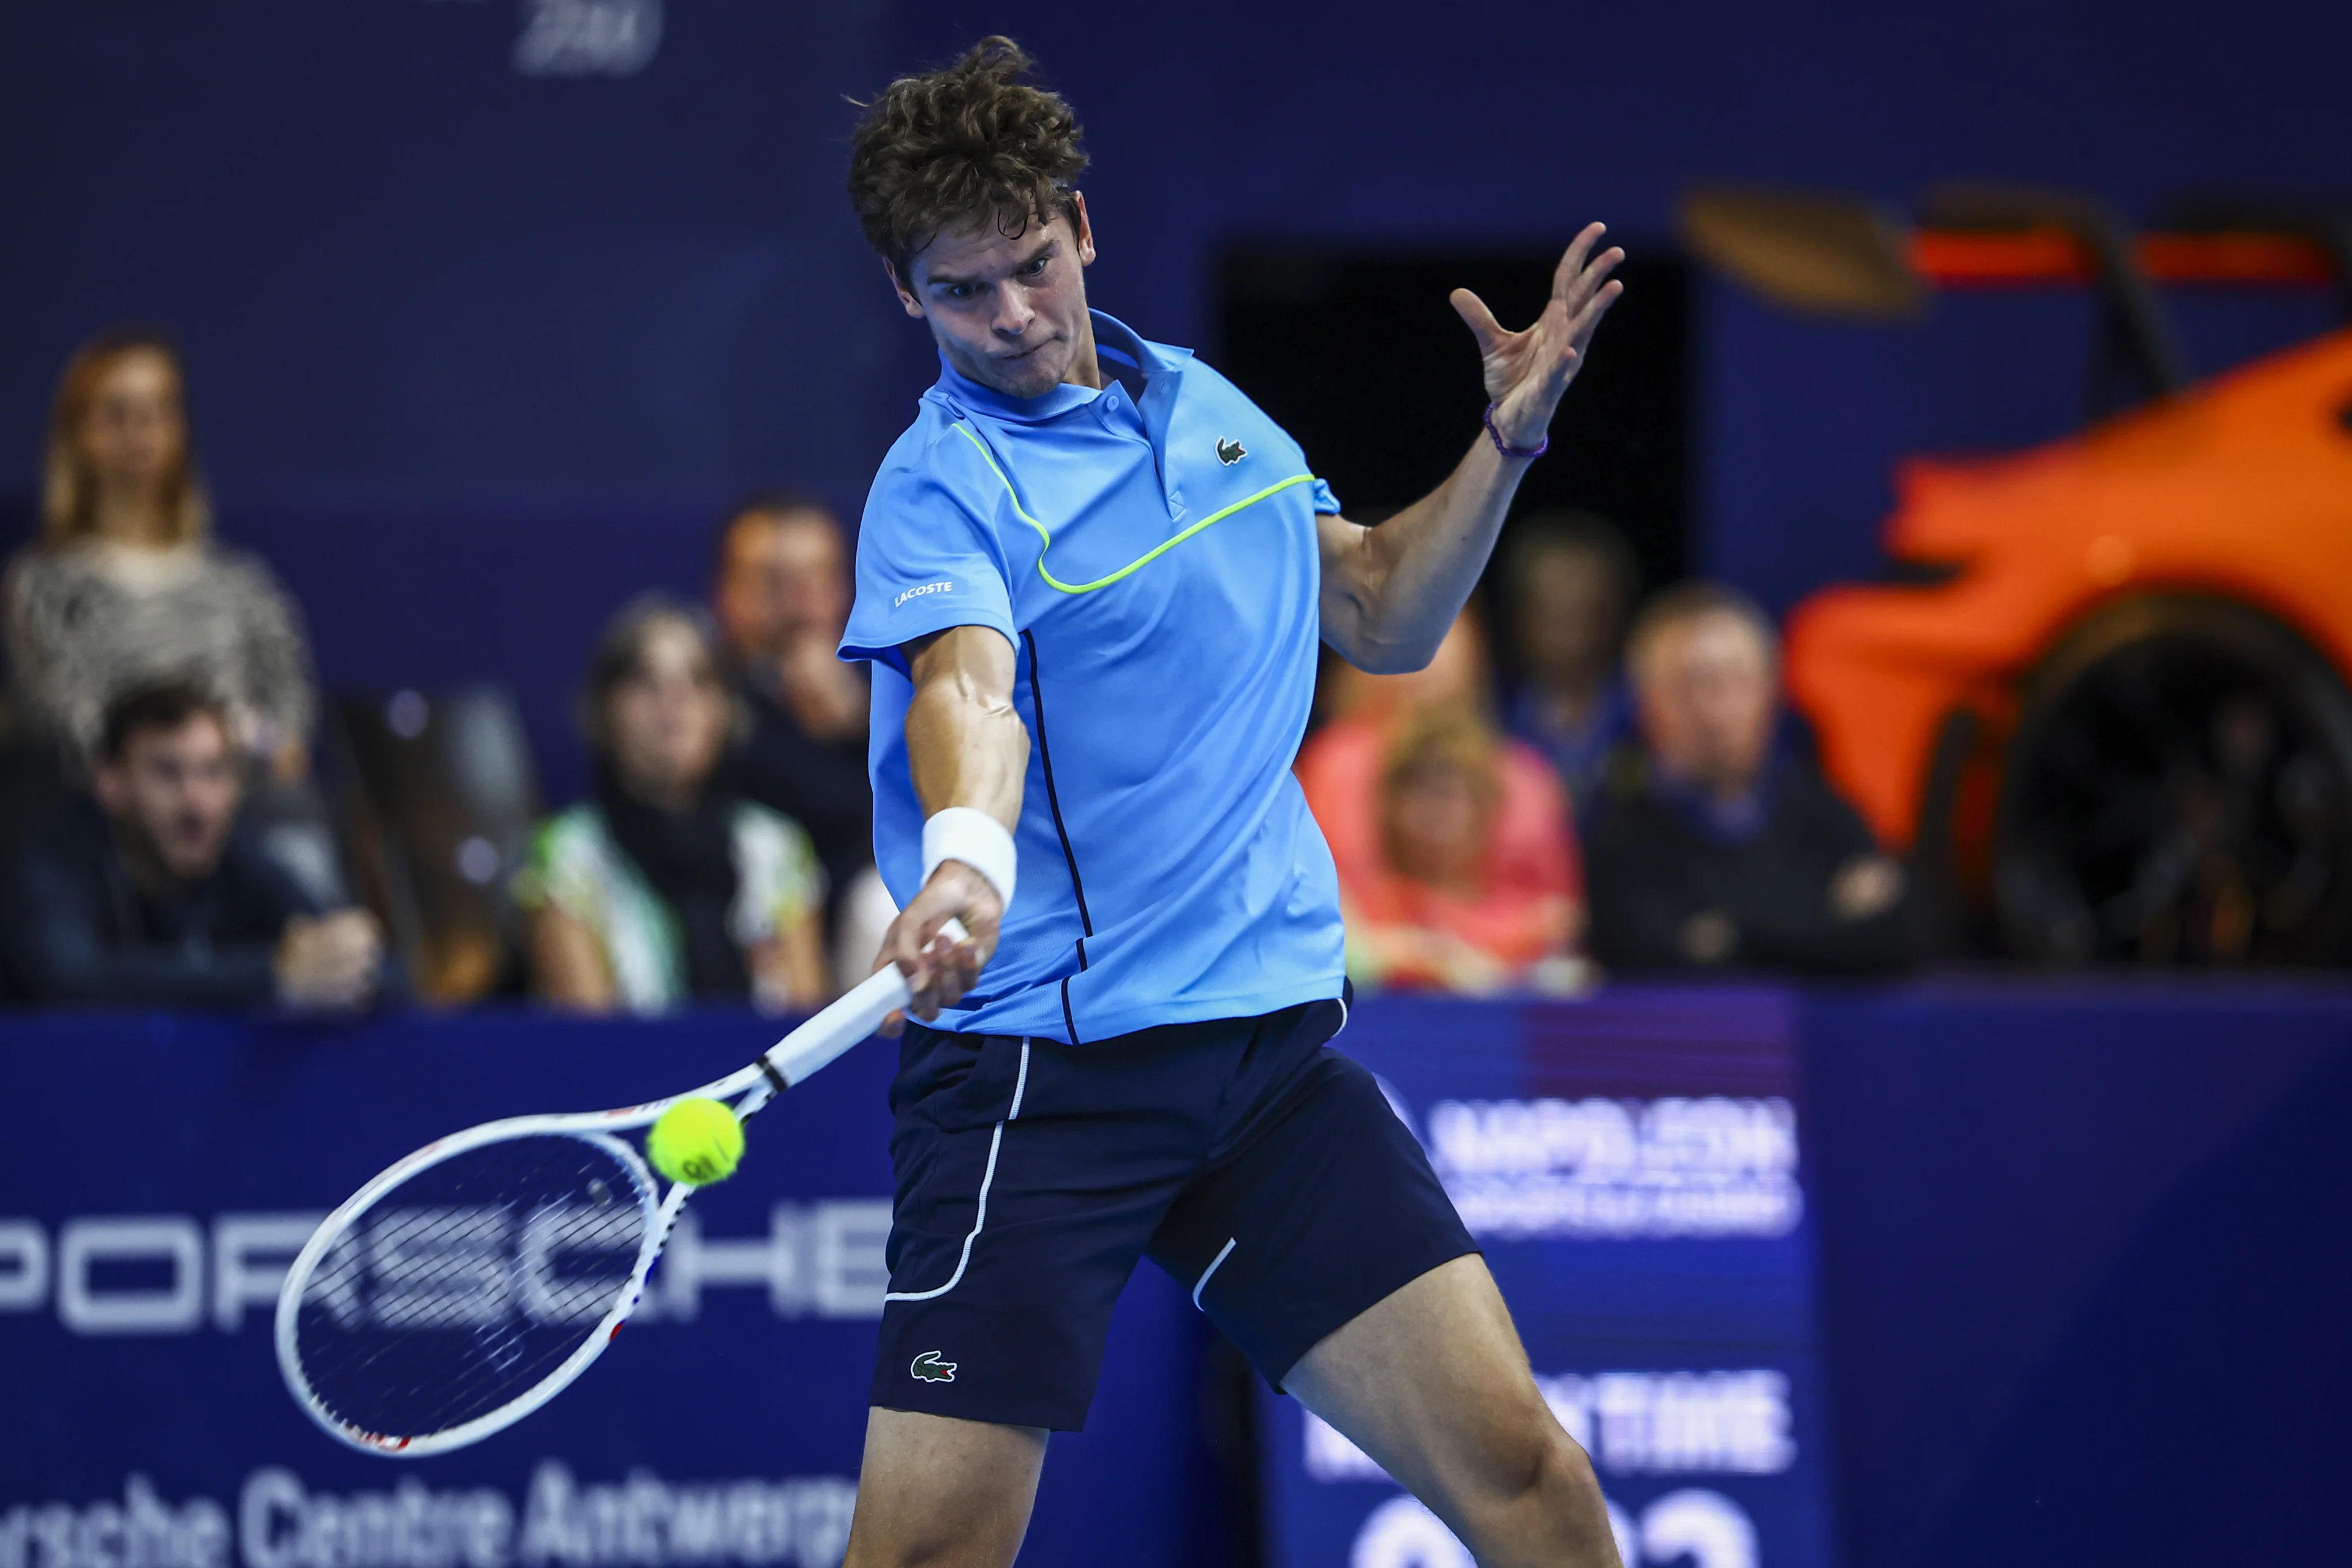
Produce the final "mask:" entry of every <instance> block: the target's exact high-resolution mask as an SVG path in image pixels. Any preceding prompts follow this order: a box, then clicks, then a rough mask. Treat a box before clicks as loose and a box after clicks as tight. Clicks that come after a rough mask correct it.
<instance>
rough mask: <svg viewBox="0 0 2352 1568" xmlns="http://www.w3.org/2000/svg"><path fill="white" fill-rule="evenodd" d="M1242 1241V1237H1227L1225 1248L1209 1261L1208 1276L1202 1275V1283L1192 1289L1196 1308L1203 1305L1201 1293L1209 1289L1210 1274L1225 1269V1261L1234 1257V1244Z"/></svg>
mask: <svg viewBox="0 0 2352 1568" xmlns="http://www.w3.org/2000/svg"><path fill="white" fill-rule="evenodd" d="M1240 1239H1241V1237H1237V1236H1229V1237H1226V1238H1225V1244H1224V1246H1223V1247H1219V1248H1218V1249H1217V1255H1216V1256H1215V1257H1214V1258H1211V1259H1209V1270H1208V1274H1203V1275H1202V1276H1201V1279H1200V1282H1199V1283H1197V1284H1195V1285H1194V1286H1193V1287H1192V1305H1193V1306H1195V1307H1200V1305H1201V1292H1202V1291H1203V1290H1205V1289H1208V1288H1209V1275H1210V1274H1214V1273H1215V1272H1216V1271H1217V1270H1218V1269H1219V1268H1223V1266H1224V1261H1225V1259H1226V1258H1230V1257H1232V1256H1233V1252H1234V1242H1236V1241H1239V1240H1240ZM1202 1310H1204V1311H1205V1310H1207V1309H1205V1308H1202Z"/></svg>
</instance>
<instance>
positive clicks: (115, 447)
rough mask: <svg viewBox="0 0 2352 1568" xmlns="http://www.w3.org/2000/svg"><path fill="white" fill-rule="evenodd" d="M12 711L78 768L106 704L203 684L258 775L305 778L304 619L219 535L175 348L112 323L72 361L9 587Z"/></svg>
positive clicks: (257, 566) (307, 690)
mask: <svg viewBox="0 0 2352 1568" xmlns="http://www.w3.org/2000/svg"><path fill="white" fill-rule="evenodd" d="M5 601H6V618H7V637H8V652H9V656H10V659H11V661H12V663H13V666H14V675H15V680H16V698H17V700H18V704H19V706H20V707H21V708H22V709H24V710H26V712H27V713H28V715H29V716H30V717H31V718H32V719H34V720H35V721H37V723H38V724H39V725H40V726H41V727H42V728H44V729H45V730H46V731H47V732H48V733H49V734H50V735H51V736H52V737H53V738H54V739H55V740H56V741H58V742H59V743H60V744H61V746H62V747H63V749H64V752H65V753H66V758H67V761H68V763H70V764H73V765H75V766H77V767H78V766H79V765H81V764H85V763H87V762H88V761H89V757H90V756H91V755H92V753H93V752H94V751H95V749H96V746H97V742H98V740H99V735H100V729H101V727H102V725H103V722H104V718H105V714H106V710H107V705H108V704H109V703H110V701H112V700H114V698H115V697H117V696H118V695H120V694H121V693H122V692H124V691H127V690H130V689H132V688H134V687H138V686H142V685H146V684H152V683H154V682H157V681H163V680H194V681H196V682H198V683H199V684H201V685H202V686H203V687H205V689H207V690H209V691H211V692H213V693H214V694H215V695H216V696H217V697H219V698H220V699H221V700H222V701H223V702H225V703H226V706H227V709H228V711H229V714H230V716H231V721H232V723H233V725H234V726H235V728H236V740H237V742H238V743H239V745H240V747H241V749H242V750H244V751H245V752H247V753H249V754H250V756H251V757H252V758H253V759H254V761H255V763H257V772H258V773H259V774H260V775H261V779H262V781H263V782H264V783H265V784H268V783H271V782H274V783H276V784H280V785H287V784H297V783H299V782H300V781H301V780H303V779H304V778H305V777H306V776H307V775H308V773H309V772H310V750H309V738H310V724H311V720H312V716H313V714H314V713H315V711H316V709H317V697H316V694H315V691H314V689H313V687H312V683H311V677H310V649H309V647H308V645H307V644H306V643H305V641H304V639H303V635H302V626H301V617H300V614H299V611H298V610H297V609H296V608H295V605H294V603H293V601H292V600H291V599H289V598H288V597H287V595H286V594H285V593H284V591H283V590H281V589H280V588H279V587H278V584H277V581H276V580H275V579H274V578H273V577H272V576H271V575H270V574H269V570H268V568H267V567H265V566H264V565H262V563H260V562H259V561H257V560H256V559H254V558H253V557H252V556H250V555H246V554H243V553H241V552H235V551H229V550H225V549H223V548H221V547H220V546H219V545H218V544H216V543H215V542H213V540H212V538H211V514H210V510H209V509H208V508H207V506H206V505H205V494H204V489H203V486H202V484H201V483H200V481H199V479H198V477H197V473H196V463H195V455H194V451H193V449H192V448H191V446H190V443H189V439H188V421H187V414H186V409H185V405H184V384H183V377H182V375H181V370H180V362H179V357H178V355H177V354H175V353H173V349H172V346H171V344H170V343H168V342H165V341H164V340H163V339H162V338H160V337H157V336H155V335H153V334H152V333H146V332H136V331H126V332H112V333H109V334H107V335H105V336H103V337H100V338H98V339H96V340H94V341H92V342H89V343H88V344H86V345H84V346H83V348H82V349H81V351H80V352H79V353H76V354H75V355H74V357H73V359H72V360H71V361H70V362H69V363H68V364H67V366H66V371H65V375H64V377H63V379H62V380H61V382H60V384H59V385H58V395H57V402H56V405H55V406H54V408H53V410H52V413H51V416H50V421H49V439H48V451H47V459H46V462H45V464H44V470H43V473H42V488H41V536H40V538H39V540H38V541H37V542H35V543H34V544H32V545H30V546H28V547H27V548H26V550H25V551H24V552H22V553H21V554H19V555H18V557H17V558H16V562H15V563H14V564H13V565H12V566H11V568H10V570H9V573H8V577H7V583H6V587H5Z"/></svg>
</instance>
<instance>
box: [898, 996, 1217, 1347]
mask: <svg viewBox="0 0 2352 1568" xmlns="http://www.w3.org/2000/svg"><path fill="white" fill-rule="evenodd" d="M1028 1089H1029V1042H1028V1040H1027V1039H1026V1038H1024V1039H1023V1040H1022V1042H1021V1074H1020V1076H1019V1077H1018V1078H1016V1079H1013V1108H1012V1109H1011V1110H1007V1111H1006V1112H1005V1113H1004V1121H1018V1120H1020V1117H1021V1097H1022V1096H1023V1095H1024V1094H1025V1093H1027V1092H1028ZM1004 1121H1000V1122H998V1123H997V1124H996V1130H995V1131H992V1132H991V1133H990V1134H989V1135H988V1168H987V1169H986V1170H984V1171H982V1173H980V1212H979V1213H977V1214H975V1215H972V1218H971V1231H970V1233H969V1234H967V1235H966V1236H965V1237H964V1238H963V1253H962V1255H961V1257H959V1258H957V1259H956V1266H955V1272H954V1273H952V1274H950V1275H949V1276H948V1282H947V1283H946V1284H944V1285H942V1286H940V1287H939V1288H938V1289H934V1290H886V1291H884V1292H883V1293H882V1299H883V1300H885V1301H929V1300H937V1299H938V1298H940V1297H941V1296H944V1295H946V1294H947V1293H948V1292H949V1291H950V1290H952V1289H955V1288H956V1287H957V1286H958V1285H961V1284H962V1283H963V1271H964V1270H965V1269H966V1268H969V1267H971V1244H972V1243H973V1242H975V1241H978V1240H979V1239H980V1233H981V1231H982V1228H983V1227H985V1226H987V1224H988V1189H989V1187H990V1185H991V1184H993V1183H994V1182H995V1180H996V1153H997V1151H998V1150H1000V1149H1002V1148H1003V1147H1004ZM1232 1248H1233V1244H1232V1243H1230V1242H1228V1243H1226V1250H1227V1251H1231V1250H1232ZM1223 1261H1224V1257H1223V1253H1220V1254H1219V1255H1218V1262H1221V1263H1222V1262H1223ZM1215 1271H1216V1269H1215V1266H1214V1265H1212V1266H1211V1268H1210V1272H1211V1273H1214V1272H1215ZM1206 1283H1208V1280H1207V1277H1206V1276H1203V1277H1202V1284H1206Z"/></svg>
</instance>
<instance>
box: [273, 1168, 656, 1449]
mask: <svg viewBox="0 0 2352 1568" xmlns="http://www.w3.org/2000/svg"><path fill="white" fill-rule="evenodd" d="M654 1204H655V1194H654V1193H653V1192H652V1190H651V1188H650V1187H649V1186H648V1185H647V1184H646V1180H645V1177H644V1176H643V1174H642V1173H641V1171H640V1170H639V1169H638V1168H636V1167H635V1165H634V1164H633V1163H630V1162H628V1161H626V1160H625V1159H624V1158H622V1157H621V1156H620V1155H619V1154H617V1153H616V1152H614V1150H613V1149H612V1148H610V1147H608V1146H606V1145H604V1144H601V1143H599V1142H594V1141H592V1140H590V1139H587V1138H581V1137H571V1136H565V1135H562V1134H532V1135H526V1136H522V1137H518V1138H512V1139H507V1140H503V1141H500V1142H495V1143H489V1144H485V1145H483V1146H481V1147H479V1148H477V1149H472V1150H468V1151H467V1152H464V1153H461V1154H458V1155H457V1156H455V1157H454V1158H451V1159H449V1160H446V1161H444V1162H443V1163H439V1164H436V1165H434V1166H431V1167H429V1168H428V1169H426V1170H424V1171H421V1172H419V1173H416V1174H415V1176H412V1177H411V1178H410V1179H409V1180H407V1181H405V1182H403V1183H401V1184H399V1185H397V1186H395V1187H394V1188H393V1189H392V1190H391V1191H389V1192H387V1193H385V1194H383V1195H382V1196H380V1197H379V1198H378V1199H377V1200H376V1201H375V1202H374V1203H373V1204H372V1205H369V1207H368V1208H367V1209H366V1210H365V1211H364V1212H362V1213H361V1214H359V1215H355V1216H354V1217H353V1218H352V1221H351V1223H350V1224H349V1225H348V1226H346V1227H345V1228H344V1230H343V1232H342V1233H341V1235H340V1236H339V1237H337V1238H336V1240H335V1242H334V1243H333V1245H332V1246H331V1247H329V1248H328V1249H327V1252H326V1254H325V1255H324V1257H322V1258H321V1259H320V1263H319V1266H318V1268H316V1269H315V1270H314V1272H313V1273H312V1275H311V1278H310V1280H309V1281H308V1282H307V1284H306V1285H305V1287H304V1289H303V1292H302V1298H301V1301H300V1305H299V1310H298V1313H297V1317H296V1331H295V1340H296V1353H297V1359H298V1360H299V1363H300V1364H301V1368H302V1372H303V1375H304V1377H305V1379H306V1380H307V1382H308V1383H309V1384H310V1392H311V1394H312V1395H313V1396H314V1397H315V1398H316V1399H317V1400H318V1401H319V1403H320V1405H322V1406H323V1407H324V1408H325V1409H326V1410H327V1411H328V1412H329V1413H330V1414H331V1415H333V1416H334V1417H336V1418H337V1419H338V1420H340V1421H342V1422H344V1423H346V1424H348V1425H350V1426H355V1427H358V1428H360V1429H361V1430H362V1431H365V1432H369V1433H372V1434H376V1435H379V1436H389V1437H402V1436H406V1437H419V1436H429V1435H431V1434H434V1433H436V1432H443V1431H446V1430H448V1429H450V1428H452V1427H454V1426H461V1425H463V1424H465V1423H466V1422H467V1421H471V1420H474V1419H476V1418H478V1417H479V1416H481V1415H487V1414H488V1413H489V1412H491V1411H493V1410H496V1409H498V1408H499V1407H500V1406H502V1405H509V1404H511V1403H512V1402H514V1401H515V1400H516V1399H518V1398H520V1397H521V1396H522V1395H524V1394H527V1393H529V1392H530V1390H531V1389H532V1388H534V1387H536V1386H538V1385H539V1384H541V1383H542V1382H544V1381H546V1379H547V1378H548V1377H549V1376H551V1374H553V1373H555V1372H556V1371H557V1370H558V1369H559V1368H561V1367H562V1365H563V1363H565V1362H566V1361H568V1360H569V1359H570V1358H571V1356H572V1354H573V1352H576V1351H577V1350H578V1349H579V1348H580V1347H581V1346H582V1345H583V1343H584V1342H586V1341H587V1339H588V1337H589V1336H590V1335H591V1334H593V1332H595V1331H596V1327H597V1325H598V1324H599V1323H600V1322H602V1321H603V1320H604V1317H605V1315H606V1314H607V1313H608V1312H610V1311H611V1310H613V1308H614V1306H615V1305H616V1304H617V1303H618V1302H619V1301H620V1300H621V1298H622V1297H623V1296H624V1295H625V1293H626V1291H627V1290H628V1289H629V1287H630V1284H631V1282H632V1279H633V1277H634V1272H635V1266H636V1261H637V1258H638V1255H639V1253H640V1251H641V1250H642V1248H643V1247H644V1244H645V1241H646V1230H647V1226H649V1225H651V1224H652V1223H653V1214H654Z"/></svg>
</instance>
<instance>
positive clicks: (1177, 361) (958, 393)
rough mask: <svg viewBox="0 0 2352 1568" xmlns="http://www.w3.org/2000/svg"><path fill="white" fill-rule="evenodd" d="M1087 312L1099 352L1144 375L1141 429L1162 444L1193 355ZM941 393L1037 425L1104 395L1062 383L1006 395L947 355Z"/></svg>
mask: <svg viewBox="0 0 2352 1568" xmlns="http://www.w3.org/2000/svg"><path fill="white" fill-rule="evenodd" d="M1088 314H1090V315H1091V316H1092V317H1093V318H1094V326H1095V348H1096V351H1097V353H1102V352H1104V351H1106V350H1108V352H1109V353H1112V354H1116V355H1118V356H1119V357H1120V358H1123V359H1126V360H1129V361H1131V362H1132V363H1134V364H1135V365H1136V366H1137V368H1138V369H1139V370H1140V371H1141V372H1142V373H1143V397H1142V400H1141V402H1140V403H1139V413H1141V414H1142V416H1143V426H1144V429H1145V430H1146V431H1147V432H1148V433H1149V434H1150V437H1151V438H1152V445H1153V446H1155V447H1157V446H1159V445H1160V443H1161V439H1162V437H1164V435H1165V433H1166V429H1167V423H1168V416H1169V414H1170V412H1171V410H1172V409H1173V408H1174V406H1175V403H1176V388H1177V384H1178V383H1179V381H1180V380H1181V378H1182V376H1183V370H1184V363H1185V362H1186V361H1187V360H1190V359H1191V358H1192V353H1191V351H1190V350H1187V349H1176V348H1169V347H1167V346H1165V345H1164V344H1160V343H1155V342H1148V341H1146V340H1145V339H1143V338H1142V337H1139V336H1138V335H1137V333H1136V332H1135V331H1134V329H1132V328H1131V327H1129V325H1128V324H1127V323H1126V322H1124V321H1120V320H1119V319H1118V317H1116V316H1112V315H1109V314H1108V313H1107V312H1105V311H1101V310H1094V311H1089V312H1088ZM939 389H940V392H942V393H944V394H945V395H947V396H948V397H949V398H950V400H951V401H953V402H955V403H957V404H959V405H962V406H963V407H965V408H968V409H970V410H971V411H972V412H973V413H975V414H982V415H986V416H988V417H990V418H992V419H1003V420H1008V421H1010V422H1012V423H1014V424H1020V425H1037V424H1043V423H1044V422H1045V421H1046V420H1049V419H1058V418H1060V417H1061V416H1063V415H1065V414H1067V413H1069V412H1071V411H1072V410H1073V409H1077V408H1084V407H1085V406H1086V405H1088V404H1090V403H1092V402H1093V401H1094V400H1095V399H1096V398H1097V397H1099V396H1101V395H1102V394H1101V393H1099V392H1097V391H1096V390H1095V389H1094V388H1092V387H1090V386H1077V385H1074V384H1071V383H1068V382H1064V383H1063V384H1061V385H1059V386H1056V387H1055V388H1054V389H1053V390H1052V391H1050V392H1048V393H1046V394H1045V395H1043V396H1041V397H1007V396H1006V395H1004V394H1003V393H1001V392H999V391H997V390H996V389H995V388H993V387H990V386H982V384H980V383H979V382H976V381H973V380H971V378H970V377H969V376H966V375H964V374H961V372H959V371H958V370H957V369H956V368H955V366H953V365H951V364H950V363H948V360H947V356H946V355H945V354H941V355H940V380H939Z"/></svg>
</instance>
